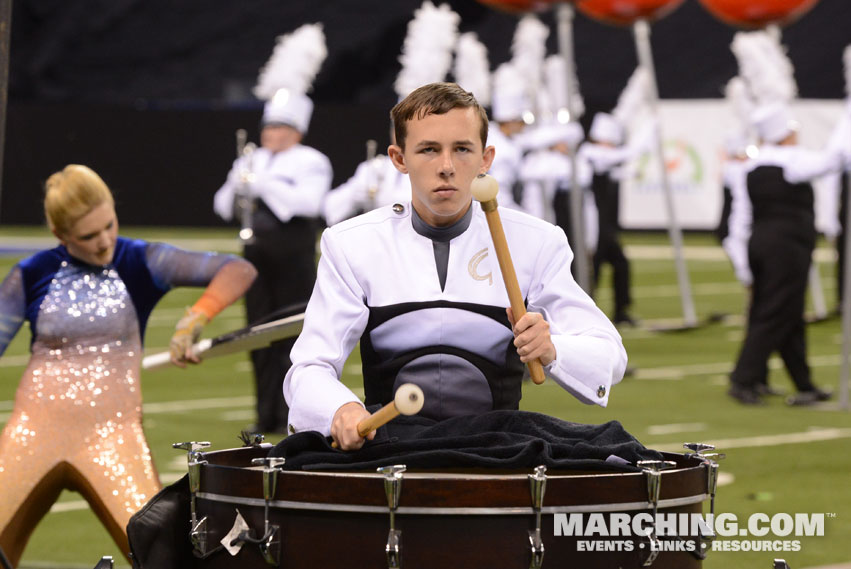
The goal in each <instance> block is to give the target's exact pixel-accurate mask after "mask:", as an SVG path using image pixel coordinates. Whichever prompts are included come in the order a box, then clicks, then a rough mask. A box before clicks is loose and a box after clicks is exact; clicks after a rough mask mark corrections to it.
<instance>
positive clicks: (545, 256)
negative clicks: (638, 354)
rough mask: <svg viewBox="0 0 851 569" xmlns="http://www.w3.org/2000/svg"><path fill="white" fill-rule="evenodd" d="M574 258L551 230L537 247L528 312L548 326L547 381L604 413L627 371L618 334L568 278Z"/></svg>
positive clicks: (559, 233)
mask: <svg viewBox="0 0 851 569" xmlns="http://www.w3.org/2000/svg"><path fill="white" fill-rule="evenodd" d="M572 260H573V253H572V252H571V250H570V247H569V246H568V244H567V239H566V237H565V235H564V232H563V231H562V230H561V229H560V228H558V227H555V226H554V227H552V229H551V231H550V233H549V235H548V236H547V238H546V239H545V240H544V242H543V243H541V244H540V248H539V254H538V258H537V262H536V266H535V275H534V278H533V282H532V285H531V287H530V289H529V294H528V310H529V311H530V312H540V313H541V314H542V315H543V316H544V318H545V319H546V320H547V322H549V324H550V334H551V337H552V342H553V344H554V345H555V348H556V359H555V360H554V361H553V362H551V363H550V364H549V365H548V366H547V367H546V368H545V370H546V372H547V375H549V376H550V377H551V378H552V379H554V380H555V381H556V382H557V383H558V384H559V385H560V386H562V387H563V388H564V389H566V390H567V391H569V392H570V393H572V394H573V395H574V396H575V397H576V398H578V399H579V400H580V401H582V402H583V403H589V404H591V403H595V404H597V405H600V406H601V407H605V406H606V404H607V403H608V401H609V392H610V391H611V387H612V385H614V384H615V383H618V382H619V381H620V380H621V379H622V378H623V374H624V371H625V370H626V362H627V356H626V350H625V349H624V347H623V343H622V341H621V337H620V334H618V331H617V330H616V329H615V327H614V326H613V325H612V323H611V322H610V321H609V319H608V318H607V317H606V315H605V314H603V312H602V311H601V310H600V309H599V308H598V307H597V305H596V304H594V301H593V300H591V298H590V297H589V296H588V295H587V294H586V293H585V292H584V291H583V290H582V288H580V286H579V285H578V284H576V281H574V280H573V276H572V275H571V273H570V263H571V261H572Z"/></svg>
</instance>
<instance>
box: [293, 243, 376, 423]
mask: <svg viewBox="0 0 851 569" xmlns="http://www.w3.org/2000/svg"><path fill="white" fill-rule="evenodd" d="M320 248H321V251H322V256H321V257H320V259H319V267H318V269H317V276H316V283H315V284H314V287H313V294H312V295H311V297H310V302H309V303H308V305H307V310H306V311H305V319H304V329H303V330H302V332H301V334H300V335H299V337H298V340H296V343H295V345H294V346H293V349H292V352H291V353H290V359H291V360H292V363H293V365H292V367H291V368H290V370H289V371H288V372H287V376H286V379H285V380H284V398H285V399H286V401H287V404H288V405H289V407H290V412H289V424H290V426H291V429H294V430H295V431H319V432H320V433H322V434H323V435H326V436H327V435H329V434H330V433H331V420H332V419H333V418H334V413H336V412H337V409H339V408H340V406H342V405H345V404H346V403H350V402H353V401H356V402H360V399H358V397H357V396H356V395H355V394H354V393H352V391H351V390H350V389H349V388H347V387H346V386H345V385H343V384H342V383H341V382H340V379H339V378H340V376H341V375H342V372H343V365H344V364H345V363H346V359H347V358H348V357H349V354H350V353H351V351H352V349H353V348H354V346H355V344H357V342H358V340H360V337H361V334H363V331H364V330H365V329H366V323H367V320H368V319H369V310H368V308H367V307H366V304H365V302H364V293H363V290H362V289H361V287H360V285H359V284H358V282H357V279H356V278H355V275H354V274H353V273H352V271H351V268H350V267H349V265H348V263H347V262H346V260H345V258H344V256H343V255H342V253H341V252H340V251H339V250H338V248H337V245H336V244H335V243H334V236H333V235H331V234H330V233H329V230H326V231H325V232H324V233H323V234H322V239H321V241H320Z"/></svg>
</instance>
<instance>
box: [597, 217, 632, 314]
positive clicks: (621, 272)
mask: <svg viewBox="0 0 851 569" xmlns="http://www.w3.org/2000/svg"><path fill="white" fill-rule="evenodd" d="M604 263H609V264H610V265H611V266H612V281H613V284H614V289H615V319H617V318H618V317H620V316H624V315H625V313H626V310H627V308H629V305H630V304H632V298H631V297H630V294H629V288H630V287H629V281H630V275H629V260H628V259H627V258H626V255H624V253H623V248H622V247H621V244H620V242H618V236H617V229H616V228H613V227H605V226H603V225H602V222H601V224H600V237H599V240H598V241H597V250H596V251H594V286H595V287H596V286H597V280H598V278H599V275H600V269H601V268H602V267H603V264H604Z"/></svg>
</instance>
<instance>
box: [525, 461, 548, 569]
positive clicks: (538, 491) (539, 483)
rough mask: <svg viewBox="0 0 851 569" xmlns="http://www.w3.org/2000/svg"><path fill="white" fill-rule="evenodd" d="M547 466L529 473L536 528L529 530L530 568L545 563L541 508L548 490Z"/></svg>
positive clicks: (538, 568) (536, 468) (538, 566)
mask: <svg viewBox="0 0 851 569" xmlns="http://www.w3.org/2000/svg"><path fill="white" fill-rule="evenodd" d="M546 472H547V467H546V466H543V465H541V466H536V467H535V472H534V473H533V474H529V475H528V477H529V491H530V492H531V494H532V509H533V510H535V529H534V530H529V544H530V545H531V548H532V562H531V563H530V564H529V569H541V566H542V565H543V564H544V542H543V540H541V508H542V507H543V505H544V493H545V492H546V490H547V475H546Z"/></svg>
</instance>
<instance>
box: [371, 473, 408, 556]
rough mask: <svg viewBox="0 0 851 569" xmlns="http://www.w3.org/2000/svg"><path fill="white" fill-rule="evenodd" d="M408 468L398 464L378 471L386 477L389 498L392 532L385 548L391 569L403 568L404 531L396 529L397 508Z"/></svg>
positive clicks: (385, 483)
mask: <svg viewBox="0 0 851 569" xmlns="http://www.w3.org/2000/svg"><path fill="white" fill-rule="evenodd" d="M406 468H407V467H406V466H405V465H404V464H396V465H393V466H382V467H381V468H378V469H377V472H378V473H379V474H383V475H384V494H385V496H386V497H387V507H388V508H389V509H390V532H389V533H388V534H387V544H386V545H385V546H384V552H385V554H386V555H387V567H388V568H389V569H399V568H400V567H402V531H401V530H397V529H396V508H398V507H399V498H400V496H401V495H402V476H403V475H404V473H405V470H406Z"/></svg>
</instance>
